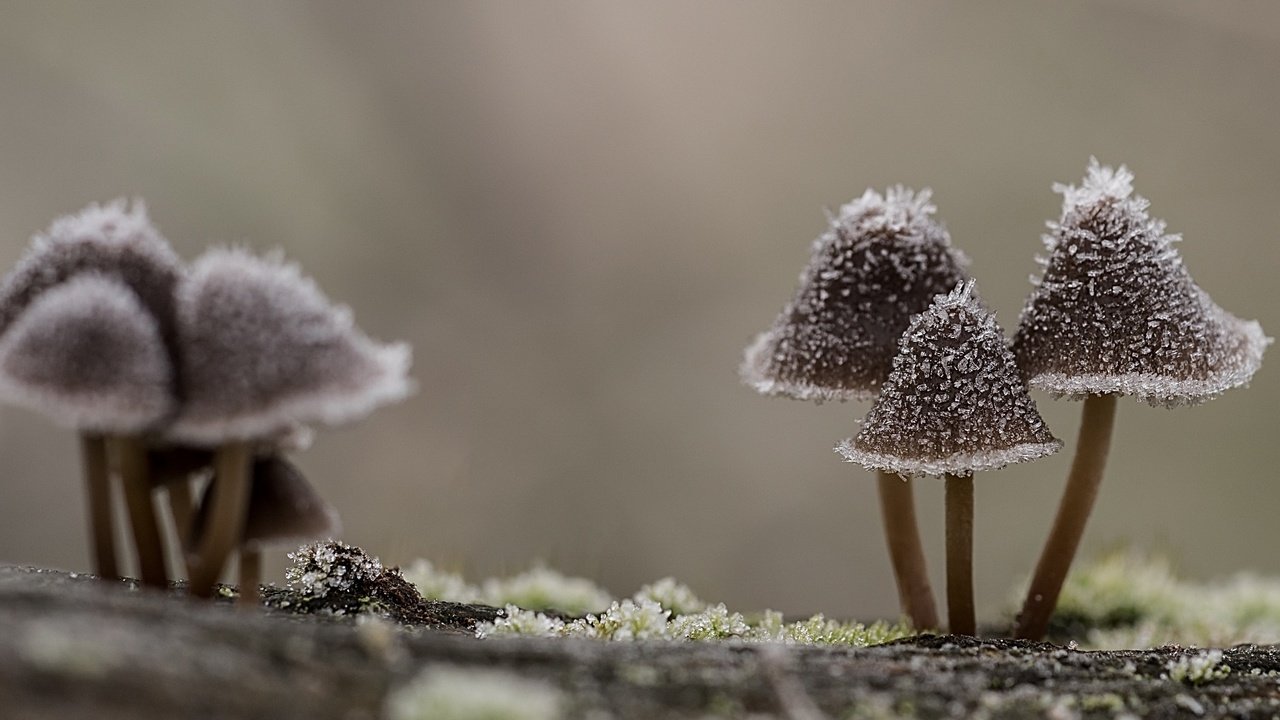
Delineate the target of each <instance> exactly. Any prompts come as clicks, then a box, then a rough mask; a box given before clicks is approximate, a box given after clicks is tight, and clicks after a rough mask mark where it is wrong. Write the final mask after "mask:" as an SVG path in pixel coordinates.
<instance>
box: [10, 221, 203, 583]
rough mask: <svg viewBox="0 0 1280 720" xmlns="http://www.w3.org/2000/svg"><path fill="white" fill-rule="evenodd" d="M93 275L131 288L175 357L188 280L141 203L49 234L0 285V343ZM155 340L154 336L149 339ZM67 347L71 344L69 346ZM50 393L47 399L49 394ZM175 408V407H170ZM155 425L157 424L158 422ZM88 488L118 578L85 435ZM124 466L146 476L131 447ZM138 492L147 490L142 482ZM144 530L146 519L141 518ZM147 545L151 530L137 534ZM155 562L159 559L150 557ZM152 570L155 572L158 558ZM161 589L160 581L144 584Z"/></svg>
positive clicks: (99, 450)
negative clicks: (180, 284) (176, 302)
mask: <svg viewBox="0 0 1280 720" xmlns="http://www.w3.org/2000/svg"><path fill="white" fill-rule="evenodd" d="M86 273H96V274H98V275H101V276H103V277H107V278H111V279H113V280H115V281H117V282H118V283H120V284H122V285H124V286H126V287H127V288H128V289H129V290H130V291H131V293H132V294H133V295H134V296H135V300H134V302H135V304H140V305H141V306H142V307H143V308H145V309H146V311H147V312H148V313H150V315H151V318H152V323H153V324H154V326H155V327H154V332H155V333H157V334H158V335H159V338H160V340H161V343H162V345H163V347H164V348H166V349H167V351H168V353H169V357H170V358H171V357H172V356H173V355H172V353H173V335H174V327H175V324H174V315H173V289H174V287H175V285H176V284H177V281H178V278H179V277H180V276H181V274H182V266H181V262H180V260H179V259H178V257H177V255H176V254H174V252H173V250H172V248H170V247H169V244H168V242H166V241H165V239H164V238H163V237H161V235H160V234H159V233H158V232H157V231H156V229H155V227H154V226H152V224H151V221H150V220H149V219H148V218H147V213H146V208H145V207H144V206H143V205H142V203H140V202H135V203H133V205H132V206H130V205H129V204H128V203H127V202H126V201H124V200H117V201H115V202H112V203H108V204H106V205H90V206H88V207H87V208H85V209H84V210H82V211H80V212H79V213H76V214H73V215H69V216H66V217H63V218H60V219H58V220H55V221H54V222H53V224H52V225H51V226H50V227H49V230H48V231H47V232H45V233H42V234H38V235H36V237H35V238H34V239H33V241H32V244H31V248H30V249H29V250H28V251H27V253H26V255H24V256H23V258H22V259H21V260H19V262H18V264H17V265H16V266H15V267H14V269H13V270H12V271H11V272H10V273H9V274H8V275H7V276H6V277H5V279H4V281H3V283H0V336H3V335H6V334H8V333H9V332H10V331H11V329H12V328H13V327H14V325H15V324H16V323H17V322H18V320H19V319H20V318H21V317H22V316H23V315H24V314H25V313H27V311H28V309H29V308H30V307H31V306H32V305H33V304H34V303H35V302H36V300H37V299H38V298H40V297H42V296H43V294H44V293H46V292H47V291H49V290H51V289H53V288H56V287H58V286H60V285H62V284H64V283H66V282H68V281H69V280H71V279H73V278H77V277H79V276H81V275H83V274H86ZM148 332H152V331H150V330H149V331H148ZM62 342H64V343H65V342H68V340H66V339H64V340H62ZM169 365H170V369H169V371H168V378H169V379H168V391H169V392H170V394H174V393H175V392H176V389H177V387H178V384H179V383H178V378H177V376H176V372H177V370H178V368H177V367H176V364H174V363H172V362H169ZM49 391H50V389H49V388H47V387H46V388H45V389H44V390H42V391H41V392H42V393H43V392H49ZM170 406H172V403H170ZM160 419H161V418H160V417H156V418H152V420H155V421H159V420H160ZM80 444H81V453H82V457H83V464H84V473H85V481H86V485H87V489H88V496H89V508H90V509H89V519H90V530H91V532H90V536H91V538H92V545H93V548H92V550H93V556H94V570H95V572H96V573H97V574H98V575H99V576H100V577H103V578H108V579H114V578H117V577H119V570H118V567H117V562H116V553H115V541H114V531H113V529H112V524H113V523H112V513H111V493H110V486H109V474H110V471H109V467H108V460H107V444H106V442H105V440H104V438H103V437H102V435H101V434H98V433H93V432H82V433H81V443H80ZM126 445H127V447H124V448H123V449H122V450H121V453H122V455H121V458H120V459H121V460H123V461H124V467H125V469H127V470H129V471H130V472H132V471H135V470H138V469H140V468H139V465H138V463H137V462H136V459H137V458H136V455H137V452H136V448H133V446H132V444H128V443H127V444H126ZM131 485H132V486H133V487H135V488H137V487H140V485H141V482H140V481H139V479H137V478H135V479H134V482H132V483H131ZM141 519H142V520H143V521H144V522H145V518H141ZM138 532H141V534H142V536H144V537H135V541H137V542H140V543H143V544H148V543H149V540H147V539H146V537H150V535H151V533H150V530H149V529H147V528H145V527H144V528H141V529H136V530H135V536H136V535H137V534H138ZM145 554H146V555H148V556H153V555H154V552H152V551H150V550H148V551H146V553H145ZM145 565H146V566H147V567H151V568H153V570H154V566H155V561H154V557H152V559H151V560H148V561H147V562H146V563H145ZM143 579H144V581H148V582H156V581H157V580H158V579H159V576H156V575H154V572H153V574H152V576H151V577H150V578H147V577H144V578H143Z"/></svg>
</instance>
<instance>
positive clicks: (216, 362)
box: [168, 249, 412, 596]
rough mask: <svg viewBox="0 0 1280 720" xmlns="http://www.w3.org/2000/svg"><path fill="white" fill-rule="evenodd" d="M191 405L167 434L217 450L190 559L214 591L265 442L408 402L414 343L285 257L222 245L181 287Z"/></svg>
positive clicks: (202, 584) (196, 576) (196, 579)
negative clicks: (338, 301) (370, 320)
mask: <svg viewBox="0 0 1280 720" xmlns="http://www.w3.org/2000/svg"><path fill="white" fill-rule="evenodd" d="M177 297H178V336H179V341H180V345H181V349H182V352H181V354H180V356H181V358H182V361H183V371H182V376H183V381H184V405H183V407H182V409H181V412H180V414H179V416H178V418H177V420H176V421H175V423H174V424H173V425H172V426H171V427H170V428H169V432H168V439H169V440H171V441H173V442H175V443H179V444H186V445H195V446H203V447H208V448H212V449H214V450H215V457H214V461H213V463H214V479H213V481H212V482H213V487H212V492H211V495H210V496H209V499H208V500H207V502H208V503H209V509H208V513H209V514H208V523H207V525H206V527H205V529H204V531H203V532H202V533H201V537H200V539H199V543H198V545H197V546H196V548H195V550H194V552H193V553H192V554H191V556H190V562H189V567H190V568H191V573H190V576H191V577H190V580H191V592H192V593H193V594H195V595H199V596H207V595H208V594H210V593H211V592H212V591H213V586H214V583H216V582H217V579H218V576H219V575H220V574H221V572H222V568H223V565H224V564H225V562H226V560H227V557H228V555H229V554H230V553H231V551H232V550H233V549H234V548H235V545H236V543H237V542H238V541H239V540H240V538H241V537H242V533H243V528H244V516H245V511H246V509H247V508H248V502H249V493H250V483H249V475H250V464H251V461H252V459H253V458H252V455H253V449H254V446H255V445H256V444H260V443H262V442H263V441H270V440H272V439H273V438H276V437H278V436H280V435H281V434H287V433H289V432H290V431H291V430H292V429H293V428H295V427H297V426H299V425H307V426H309V425H311V424H315V423H323V424H337V423H342V422H347V421H350V420H354V419H356V418H359V417H361V416H363V415H365V414H367V413H369V412H371V411H372V410H373V409H374V408H376V407H378V406H379V405H382V404H385V403H389V402H394V401H397V400H400V399H402V398H404V397H405V396H406V395H408V393H409V392H410V391H411V388H412V385H411V383H410V381H409V380H408V378H407V376H406V373H407V371H408V367H409V361H410V355H409V348H408V346H407V345H403V344H396V345H381V344H378V343H375V342H374V341H372V340H370V339H369V338H368V337H366V336H365V335H364V334H363V333H362V332H360V330H359V329H358V328H356V327H355V325H354V323H353V321H352V319H351V313H350V311H349V310H347V309H346V308H344V307H337V306H334V305H332V304H331V303H330V302H329V301H328V300H327V299H326V298H325V297H324V295H323V294H322V293H321V292H320V290H319V288H317V287H316V285H315V283H314V282H312V281H311V280H310V279H307V278H305V277H303V276H302V274H301V273H300V272H299V270H298V268H297V267H296V266H294V265H290V264H286V263H284V262H283V260H282V259H280V258H279V257H271V258H268V259H261V258H258V257H255V256H253V255H251V254H249V253H247V252H245V251H242V250H234V249H215V250H210V251H208V252H206V253H205V254H204V255H203V256H201V257H200V258H199V259H197V260H196V261H195V262H194V263H193V264H192V266H191V270H190V272H189V274H188V275H187V276H186V277H185V278H184V280H183V282H182V283H181V284H180V285H179V288H178V293H177Z"/></svg>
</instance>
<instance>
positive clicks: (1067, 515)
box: [1014, 395, 1116, 640]
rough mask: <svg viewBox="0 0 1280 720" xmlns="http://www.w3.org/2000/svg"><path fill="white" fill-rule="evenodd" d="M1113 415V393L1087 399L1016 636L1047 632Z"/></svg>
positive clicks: (1103, 459) (1097, 480) (1094, 493)
mask: <svg viewBox="0 0 1280 720" xmlns="http://www.w3.org/2000/svg"><path fill="white" fill-rule="evenodd" d="M1115 419H1116V396H1115V395H1090V396H1088V397H1087V398H1085V401H1084V411H1083V413H1082V414H1081V418H1080V438H1079V440H1078V441H1077V443H1076V456H1075V459H1074V460H1073V461H1072V462H1071V475H1070V476H1068V478H1067V487H1066V489H1065V490H1064V491H1063V493H1062V502H1061V503H1059V504H1058V515H1057V517H1056V518H1054V521H1053V529H1052V530H1050V531H1049V539H1048V540H1047V541H1046V542H1045V545H1044V550H1043V551H1041V553H1040V562H1038V563H1037V564H1036V572H1035V575H1033V576H1032V578H1031V586H1030V587H1029V588H1028V589H1027V597H1026V600H1024V601H1023V603H1022V612H1021V613H1019V615H1018V622H1017V625H1016V626H1015V628H1014V635H1015V636H1016V637H1019V638H1024V639H1027V640H1040V639H1042V638H1043V637H1044V636H1045V633H1046V632H1048V630H1049V618H1050V617H1051V616H1052V615H1053V609H1054V608H1055V607H1057V605H1058V594H1059V593H1061V592H1062V583H1063V582H1065V581H1066V579H1067V571H1069V570H1070V569H1071V561H1072V560H1074V559H1075V556H1076V550H1077V549H1078V548H1079V547H1080V538H1081V537H1082V536H1083V535H1084V526H1085V524H1086V523H1087V522H1088V520H1089V513H1090V512H1091V511H1092V510H1093V503H1094V500H1096V499H1097V497H1098V486H1099V485H1101V484H1102V472H1103V470H1104V469H1105V468H1106V465H1107V452H1108V451H1109V450H1110V449H1111V430H1112V427H1113V426H1114V425H1115Z"/></svg>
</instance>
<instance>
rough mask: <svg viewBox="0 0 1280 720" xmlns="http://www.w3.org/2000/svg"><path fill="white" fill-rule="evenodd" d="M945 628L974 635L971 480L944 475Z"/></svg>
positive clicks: (959, 633)
mask: <svg viewBox="0 0 1280 720" xmlns="http://www.w3.org/2000/svg"><path fill="white" fill-rule="evenodd" d="M947 624H948V625H950V626H951V632H952V633H953V634H955V635H974V634H976V633H977V630H978V628H977V621H976V620H975V619H974V612H973V477H972V476H970V477H959V476H957V475H950V474H948V475H947Z"/></svg>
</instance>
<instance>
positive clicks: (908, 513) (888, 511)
mask: <svg viewBox="0 0 1280 720" xmlns="http://www.w3.org/2000/svg"><path fill="white" fill-rule="evenodd" d="M876 475H877V480H878V481H879V485H880V514H881V516H882V517H883V519H884V535H885V540H886V541H887V543H888V545H889V560H890V562H891V563H892V564H893V577H894V579H895V580H896V581H897V583H898V602H899V603H900V605H901V606H902V611H903V612H904V613H906V615H907V617H908V618H910V619H911V625H912V626H913V627H915V628H916V629H917V630H932V629H935V628H937V627H938V609H937V607H936V606H935V605H934V601H933V588H932V587H930V586H929V571H928V569H927V567H926V565H925V560H924V547H923V546H922V545H921V543H920V528H919V527H918V526H917V524H916V504H915V494H914V491H913V490H912V488H911V480H910V479H908V478H903V477H899V476H898V475H895V474H893V473H889V472H884V471H881V472H879V473H877V474H876Z"/></svg>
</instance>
